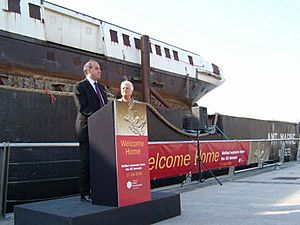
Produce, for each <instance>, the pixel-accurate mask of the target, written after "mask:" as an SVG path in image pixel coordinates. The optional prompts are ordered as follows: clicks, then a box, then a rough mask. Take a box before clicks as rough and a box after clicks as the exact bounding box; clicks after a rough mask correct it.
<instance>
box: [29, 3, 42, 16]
mask: <svg viewBox="0 0 300 225" xmlns="http://www.w3.org/2000/svg"><path fill="white" fill-rule="evenodd" d="M28 4H29V16H30V17H31V18H34V19H37V20H41V10H40V7H39V6H37V5H33V4H31V3H28Z"/></svg>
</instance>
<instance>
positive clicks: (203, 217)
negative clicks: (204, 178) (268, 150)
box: [156, 162, 300, 225]
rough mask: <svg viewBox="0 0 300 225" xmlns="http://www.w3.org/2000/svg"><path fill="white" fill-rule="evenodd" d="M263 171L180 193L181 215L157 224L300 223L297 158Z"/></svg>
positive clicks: (235, 224) (280, 224) (270, 224)
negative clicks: (221, 183) (295, 160)
mask: <svg viewBox="0 0 300 225" xmlns="http://www.w3.org/2000/svg"><path fill="white" fill-rule="evenodd" d="M263 171H264V169H263V170H260V171H258V174H257V172H256V174H255V175H253V173H252V172H250V175H251V173H252V175H251V176H249V173H248V174H246V173H245V174H244V175H241V174H240V175H239V178H238V179H232V180H228V179H227V181H224V182H223V185H222V186H220V185H218V184H217V183H216V182H215V185H210V186H205V187H200V188H197V189H194V190H192V191H188V192H184V193H181V204H182V205H181V209H182V214H181V216H178V217H174V218H172V219H169V220H165V221H162V222H159V223H156V224H157V225H166V224H172V225H176V224H180V225H183V224H187V225H193V224H197V225H198V224H208V225H221V224H222V225H241V224H243V225H248V224H249V225H250V224H251V225H254V224H258V225H260V224H263V225H277V224H278V225H300V162H290V163H286V164H285V165H284V166H281V167H277V168H274V167H272V168H268V169H267V171H269V172H263ZM265 171H266V170H265ZM262 172H263V173H262ZM246 175H247V176H246ZM200 185H201V184H200Z"/></svg>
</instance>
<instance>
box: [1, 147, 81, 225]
mask: <svg viewBox="0 0 300 225" xmlns="http://www.w3.org/2000/svg"><path fill="white" fill-rule="evenodd" d="M24 147H33V148H34V147H79V143H78V142H70V143H9V142H3V143H0V219H5V214H6V201H7V191H8V190H7V188H8V171H9V156H10V149H11V148H24ZM1 149H3V151H1Z"/></svg>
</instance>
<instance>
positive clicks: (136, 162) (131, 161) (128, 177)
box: [116, 135, 151, 206]
mask: <svg viewBox="0 0 300 225" xmlns="http://www.w3.org/2000/svg"><path fill="white" fill-rule="evenodd" d="M116 143H117V162H118V163H117V165H118V173H117V174H118V196H119V206H126V205H131V204H136V203H140V202H145V201H150V200H151V193H150V181H149V166H148V163H147V160H148V137H147V136H125V135H123V136H121V135H118V136H116Z"/></svg>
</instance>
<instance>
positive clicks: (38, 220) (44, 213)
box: [14, 192, 181, 225]
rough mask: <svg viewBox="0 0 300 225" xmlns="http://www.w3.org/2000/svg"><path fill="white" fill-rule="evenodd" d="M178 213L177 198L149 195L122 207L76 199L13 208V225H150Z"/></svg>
mask: <svg viewBox="0 0 300 225" xmlns="http://www.w3.org/2000/svg"><path fill="white" fill-rule="evenodd" d="M180 214H181V203H180V195H179V194H174V193H167V192H153V193H152V201H149V202H144V203H139V204H136V205H130V206H125V207H111V206H103V205H92V204H91V203H86V202H81V201H80V198H79V196H76V197H70V198H62V199H57V200H50V201H43V202H36V203H29V204H23V205H18V206H15V216H14V217H15V218H14V220H15V225H41V224H43V225H87V224H88V225H96V224H98V225H99V224H109V225H113V224H122V225H127V224H128V225H134V224H138V225H141V224H153V223H156V222H159V221H162V220H166V219H169V218H172V217H175V216H179V215H180Z"/></svg>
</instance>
